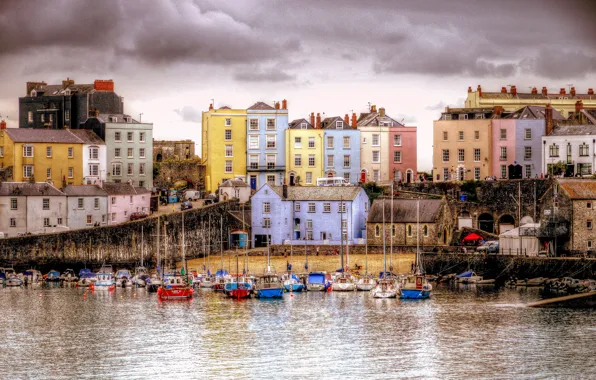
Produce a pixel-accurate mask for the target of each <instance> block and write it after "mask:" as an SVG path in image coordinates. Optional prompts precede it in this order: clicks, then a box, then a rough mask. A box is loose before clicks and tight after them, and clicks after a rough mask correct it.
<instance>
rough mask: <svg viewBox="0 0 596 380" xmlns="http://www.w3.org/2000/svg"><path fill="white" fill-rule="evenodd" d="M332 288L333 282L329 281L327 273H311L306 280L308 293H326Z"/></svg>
mask: <svg viewBox="0 0 596 380" xmlns="http://www.w3.org/2000/svg"><path fill="white" fill-rule="evenodd" d="M330 286H331V281H330V280H328V279H327V272H310V273H309V274H308V278H307V280H306V289H307V290H308V291H320V292H324V291H327V289H328V288H329V287H330Z"/></svg>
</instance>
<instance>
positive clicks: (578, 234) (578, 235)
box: [558, 179, 596, 253]
mask: <svg viewBox="0 0 596 380" xmlns="http://www.w3.org/2000/svg"><path fill="white" fill-rule="evenodd" d="M558 182H559V187H560V189H559V192H560V195H561V197H565V198H567V199H568V200H569V202H570V203H571V207H570V208H571V210H569V211H570V213H569V222H570V224H569V242H568V247H567V248H568V249H569V250H570V251H574V253H582V252H592V253H593V252H594V251H595V250H596V230H595V229H594V222H595V221H596V212H595V211H594V208H595V207H596V181H594V180H588V179H560V180H559V181H558Z"/></svg>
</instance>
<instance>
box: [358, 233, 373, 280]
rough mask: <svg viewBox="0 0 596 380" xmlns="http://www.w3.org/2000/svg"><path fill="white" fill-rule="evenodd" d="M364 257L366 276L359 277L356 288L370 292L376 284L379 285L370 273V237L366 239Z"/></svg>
mask: <svg viewBox="0 0 596 380" xmlns="http://www.w3.org/2000/svg"><path fill="white" fill-rule="evenodd" d="M364 257H365V259H364V276H363V277H361V278H360V279H358V282H357V283H356V290H360V291H363V292H368V291H370V290H372V289H373V288H374V287H375V285H377V281H375V279H374V278H373V276H371V275H369V274H368V239H366V245H365V249H364Z"/></svg>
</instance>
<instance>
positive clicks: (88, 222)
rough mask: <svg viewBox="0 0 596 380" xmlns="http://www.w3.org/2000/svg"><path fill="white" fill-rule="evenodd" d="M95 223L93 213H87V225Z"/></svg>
mask: <svg viewBox="0 0 596 380" xmlns="http://www.w3.org/2000/svg"><path fill="white" fill-rule="evenodd" d="M91 224H93V217H92V216H91V215H87V225H88V226H89V225H91Z"/></svg>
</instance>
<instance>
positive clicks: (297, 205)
mask: <svg viewBox="0 0 596 380" xmlns="http://www.w3.org/2000/svg"><path fill="white" fill-rule="evenodd" d="M294 212H300V202H296V203H294Z"/></svg>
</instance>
